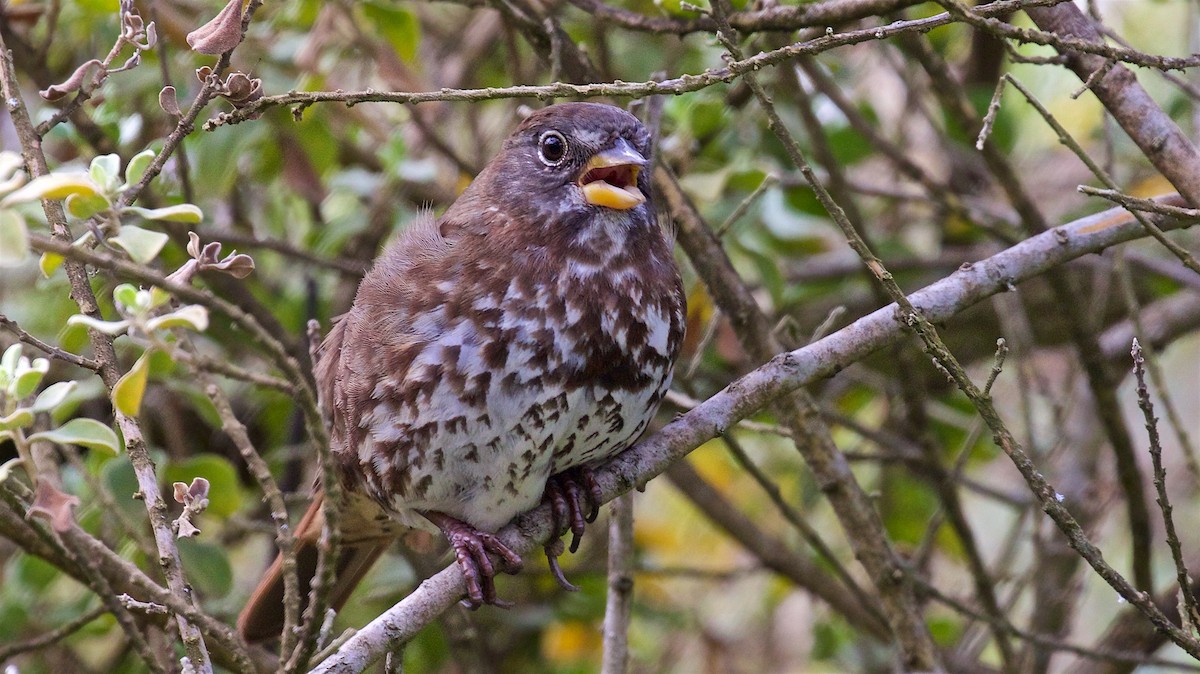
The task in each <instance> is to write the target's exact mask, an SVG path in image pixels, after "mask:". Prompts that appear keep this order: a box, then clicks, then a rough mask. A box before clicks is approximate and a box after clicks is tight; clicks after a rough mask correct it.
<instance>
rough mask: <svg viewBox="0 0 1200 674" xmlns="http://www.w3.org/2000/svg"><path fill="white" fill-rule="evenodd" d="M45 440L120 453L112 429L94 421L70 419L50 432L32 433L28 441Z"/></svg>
mask: <svg viewBox="0 0 1200 674" xmlns="http://www.w3.org/2000/svg"><path fill="white" fill-rule="evenodd" d="M37 440H45V441H47V442H57V443H58V444H60V445H79V446H80V447H87V448H89V449H102V450H104V451H106V452H109V453H111V454H118V453H119V452H120V451H121V441H120V440H119V439H117V434H116V433H114V432H113V429H111V428H109V427H108V426H105V425H104V424H102V423H100V422H99V421H96V420H95V419H72V420H70V421H68V422H67V423H65V424H63V425H62V426H59V427H58V428H55V429H54V430H50V431H43V432H41V433H34V434H33V435H31V436H29V441H30V442H34V441H37Z"/></svg>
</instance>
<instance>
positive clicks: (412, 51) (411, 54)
mask: <svg viewBox="0 0 1200 674" xmlns="http://www.w3.org/2000/svg"><path fill="white" fill-rule="evenodd" d="M359 7H361V8H362V13H363V16H365V17H366V19H367V21H368V25H369V26H371V27H372V28H373V29H374V30H375V31H377V32H378V33H379V34H380V35H381V36H383V39H385V40H387V41H388V44H389V45H391V47H392V49H395V50H396V53H397V54H399V55H400V58H401V59H403V60H405V61H409V62H411V61H412V60H413V59H414V58H416V55H417V46H418V45H420V43H421V25H420V23H418V22H417V18H416V17H415V16H414V15H413V13H412V12H411V11H409V10H408V9H406V8H403V7H398V6H396V5H393V4H390V3H387V4H385V3H377V2H364V3H362V4H361V5H359Z"/></svg>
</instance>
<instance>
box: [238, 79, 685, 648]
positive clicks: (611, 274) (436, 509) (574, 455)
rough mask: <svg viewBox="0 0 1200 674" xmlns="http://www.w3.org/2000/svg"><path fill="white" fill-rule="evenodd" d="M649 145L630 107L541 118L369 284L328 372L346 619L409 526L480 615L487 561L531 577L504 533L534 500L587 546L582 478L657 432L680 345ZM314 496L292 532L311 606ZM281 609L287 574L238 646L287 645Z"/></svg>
mask: <svg viewBox="0 0 1200 674" xmlns="http://www.w3.org/2000/svg"><path fill="white" fill-rule="evenodd" d="M649 142H650V136H649V134H648V133H647V131H646V129H645V128H644V127H643V126H642V125H641V123H639V122H638V120H637V119H636V118H635V117H633V116H632V115H630V114H628V113H627V112H625V111H623V110H621V109H620V108H616V107H612V106H609V105H600V104H595V103H568V104H561V105H554V106H550V107H547V108H544V109H542V110H539V111H538V112H535V113H533V114H532V115H530V116H529V117H528V118H527V119H526V120H525V121H524V122H523V123H522V124H521V125H520V126H519V127H518V128H517V130H516V131H514V132H513V134H512V135H511V136H510V137H509V138H508V139H507V140H506V141H505V142H504V145H503V148H502V149H501V151H500V154H499V155H497V156H496V158H495V159H493V160H492V162H491V163H490V164H488V166H487V168H485V169H484V170H483V172H482V173H480V174H479V176H478V177H476V179H475V181H474V182H473V183H471V185H470V186H469V187H468V188H467V189H466V191H465V192H463V194H462V195H461V196H460V197H459V198H458V200H457V201H455V203H454V204H453V205H452V206H451V207H450V208H449V210H447V211H446V213H445V215H443V216H442V217H441V218H440V219H437V220H434V219H433V218H432V217H430V216H426V217H423V218H420V219H418V221H417V222H415V223H413V224H412V225H411V226H410V227H409V228H408V229H407V230H406V231H405V232H404V233H403V234H402V235H401V236H400V237H399V239H398V240H397V241H396V242H395V243H393V244H392V245H391V246H389V247H388V248H387V249H386V250H385V251H384V253H383V254H382V255H381V256H380V258H379V259H378V261H377V262H376V263H375V266H374V268H373V269H372V270H371V271H370V272H369V273H368V274H367V275H366V277H365V278H364V279H363V281H362V284H361V285H360V286H359V289H358V294H357V296H356V297H355V300H354V305H353V306H352V307H351V309H350V311H349V312H348V313H347V314H346V315H345V316H344V317H343V318H342V319H341V320H340V321H339V322H338V323H337V324H336V325H335V326H334V328H333V330H332V332H331V333H330V334H329V336H328V338H327V339H326V340H325V343H324V345H323V347H322V354H321V357H320V362H319V364H318V366H317V370H316V378H317V385H318V389H319V393H320V397H321V402H322V405H323V407H324V408H325V410H326V411H327V413H328V415H329V417H330V428H331V432H330V436H331V438H330V439H331V442H332V446H333V454H334V457H335V461H336V462H337V465H338V468H339V469H340V475H341V479H342V487H343V492H344V494H345V497H344V500H345V502H344V503H343V505H342V508H341V513H342V525H341V526H342V538H343V543H344V547H343V550H342V553H341V555H340V557H339V559H338V561H337V569H336V581H335V583H334V587H333V588H332V591H331V601H332V603H333V604H334V607H335V608H338V607H340V606H341V605H342V604H343V603H344V602H345V601H346V599H347V598H348V596H349V594H350V592H351V590H352V589H353V588H354V586H355V585H356V584H357V582H358V580H359V579H360V578H361V577H362V575H363V574H364V573H365V572H366V571H367V569H368V568H369V567H370V565H371V563H372V562H374V560H375V559H376V558H377V557H378V556H379V555H380V554H381V553H382V551H383V550H384V549H385V548H386V547H387V545H388V544H389V543H390V542H391V541H392V540H393V539H394V537H395V536H396V535H397V533H398V532H399V530H400V527H403V526H416V527H423V528H430V525H431V524H432V525H435V526H436V527H437V528H438V529H440V530H441V531H442V532H443V533H444V534H445V536H446V538H447V539H448V540H449V542H450V544H451V546H452V547H453V549H454V552H455V556H456V559H457V562H458V565H459V566H460V568H461V569H462V572H463V575H464V576H465V578H466V580H467V586H468V591H467V601H468V603H470V604H473V605H479V604H482V603H500V602H499V600H498V599H497V597H496V591H495V585H494V583H493V576H494V575H495V572H496V571H497V569H496V568H495V567H494V566H493V564H492V561H491V560H490V559H489V557H488V555H489V553H491V554H493V555H495V556H496V558H497V559H498V560H499V562H500V570H504V571H508V572H515V571H516V570H517V569H519V568H520V565H521V559H520V558H519V557H518V556H517V555H516V554H515V553H513V552H512V551H511V550H509V549H508V548H506V547H505V546H504V545H503V544H502V543H501V542H500V541H499V540H498V539H497V538H496V537H495V536H493V535H492V534H493V533H494V532H495V531H497V530H498V529H499V528H500V527H502V526H503V525H504V524H506V523H508V522H509V521H510V520H511V519H512V518H513V517H514V516H516V515H517V514H519V513H521V512H524V511H526V510H529V509H530V508H532V507H533V506H535V505H537V504H538V502H539V501H540V500H543V499H544V500H547V501H549V502H550V503H551V505H552V506H553V508H552V510H553V512H554V513H555V518H556V520H558V524H559V527H560V529H561V528H565V527H567V526H569V528H570V529H571V530H572V531H573V532H574V534H575V538H574V540H573V542H572V550H573V549H574V547H575V545H576V544H577V543H578V536H579V534H581V533H582V530H583V523H584V521H585V519H586V520H588V521H590V519H591V518H593V517H594V516H595V509H596V508H597V507H598V505H599V504H598V502H597V495H596V494H595V486H594V483H593V482H591V480H590V472H589V466H592V465H595V464H597V463H599V462H602V461H604V460H605V459H608V458H610V457H612V456H614V455H616V454H618V453H620V452H621V451H623V450H624V449H625V448H626V447H628V446H629V444H630V443H631V442H633V440H635V439H636V438H637V436H638V435H639V434H640V433H641V432H642V431H643V430H644V429H645V428H646V425H647V423H649V421H650V418H651V416H652V415H653V413H654V410H655V408H656V407H657V406H658V404H659V402H660V401H661V400H662V398H663V395H664V394H665V392H666V391H667V387H668V385H669V383H670V379H671V371H672V367H673V364H674V361H675V358H676V356H677V355H678V353H679V347H680V343H681V339H682V336H683V318H684V296H683V288H682V284H681V282H680V278H679V271H678V269H677V268H676V266H675V262H674V259H673V257H672V253H671V245H670V243H669V241H668V238H667V236H666V235H665V234H664V232H663V230H662V229H661V228H660V226H659V225H658V223H657V221H656V218H655V210H654V208H653V205H652V204H651V202H650V200H649V180H648V179H647V175H646V172H645V171H643V169H644V168H645V164H646V157H647V154H648V149H649V147H648V146H649ZM321 500H322V498H321V494H320V492H318V494H317V497H316V498H314V499H313V503H312V504H311V507H310V508H309V509H308V512H307V514H306V515H305V516H304V518H303V520H302V521H301V524H300V526H299V528H298V529H297V540H298V544H299V546H300V549H299V552H298V555H297V560H298V565H299V567H300V575H301V579H302V588H301V589H302V590H304V593H305V596H306V595H307V588H308V580H309V579H310V578H311V576H312V575H313V573H314V571H315V566H316V564H315V561H316V545H317V541H318V538H319V536H320V532H321V528H322V524H323V521H322V516H321ZM585 501H587V502H590V503H589V504H588V505H586V506H585V505H584V502H585ZM554 543H555V544H556V545H547V548H546V549H547V556H548V558H549V560H550V563H551V568H552V570H553V571H554V573H555V576H556V577H557V578H558V579H559V580H560V582H561V583H563V584H566V581H565V579H563V578H562V574H561V571H559V570H558V567H557V563H556V561H555V558H556V556H557V552H558V551H559V550H561V543H558V542H557V541H555V542H554ZM282 596H283V585H282V574H281V562H280V560H278V559H277V560H276V561H275V564H274V565H273V566H272V567H271V569H270V570H269V571H268V572H267V574H266V576H265V577H264V579H263V580H262V582H261V583H260V585H259V587H258V589H257V590H256V591H255V593H254V595H253V597H252V598H251V600H250V602H249V604H248V605H247V606H246V608H245V609H244V610H243V611H242V614H241V616H239V619H238V627H239V630H240V632H241V633H242V635H243V636H244V637H246V638H247V639H249V640H261V639H265V638H270V637H273V636H278V634H279V632H280V629H281V627H282V603H281V600H282Z"/></svg>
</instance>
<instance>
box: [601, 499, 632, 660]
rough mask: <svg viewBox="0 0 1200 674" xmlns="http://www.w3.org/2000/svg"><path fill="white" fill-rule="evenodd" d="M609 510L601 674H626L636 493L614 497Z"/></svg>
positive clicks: (630, 612)
mask: <svg viewBox="0 0 1200 674" xmlns="http://www.w3.org/2000/svg"><path fill="white" fill-rule="evenodd" d="M608 513H609V515H608V517H609V519H608V601H607V603H606V604H605V606H604V657H603V659H602V660H601V663H600V674H625V672H626V670H627V668H628V666H629V619H630V615H631V614H632V612H633V569H632V567H633V494H624V495H622V496H618V497H617V498H615V499H613V501H612V505H610V506H609V509H608Z"/></svg>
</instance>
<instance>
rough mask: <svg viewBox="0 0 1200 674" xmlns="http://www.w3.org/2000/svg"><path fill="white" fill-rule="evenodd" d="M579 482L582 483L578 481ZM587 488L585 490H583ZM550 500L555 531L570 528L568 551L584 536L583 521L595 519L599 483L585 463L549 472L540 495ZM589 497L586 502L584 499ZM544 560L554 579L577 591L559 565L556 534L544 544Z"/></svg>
mask: <svg viewBox="0 0 1200 674" xmlns="http://www.w3.org/2000/svg"><path fill="white" fill-rule="evenodd" d="M581 483H582V484H581ZM585 490H586V492H585ZM542 499H543V500H544V501H547V502H549V503H550V512H551V513H552V515H553V520H554V533H555V534H556V536H557V535H561V534H560V532H562V533H565V532H566V531H567V530H570V532H571V548H570V549H571V552H575V551H576V550H578V549H579V541H580V540H582V538H583V529H584V525H585V523H590V522H595V521H596V515H597V514H598V513H599V511H600V500H601V494H600V487H599V486H598V485H597V484H596V478H595V476H594V475H592V471H591V469H590V468H588V467H587V466H581V467H579V468H573V469H571V470H568V471H563V472H561V473H559V474H557V475H552V476H550V479H549V480H547V482H546V493H545V495H544V496H543V497H542ZM585 499H586V500H587V501H588V504H587V505H586V506H585V503H584V500H585ZM544 549H545V551H546V561H547V563H549V565H550V573H551V574H552V575H553V576H554V580H556V581H558V584H559V586H561V587H562V588H563V589H564V590H567V591H570V592H576V591H578V590H579V588H578V587H576V586H575V585H573V584H571V582H570V581H568V580H567V578H566V576H564V575H563V572H562V567H560V566H559V565H558V556H559V555H561V554H562V552H563V544H562V541H561V540H559V539H558V538H557V537H556V538H554V540H552V541H550V542H549V543H547V544H546V545H545V548H544Z"/></svg>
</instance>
